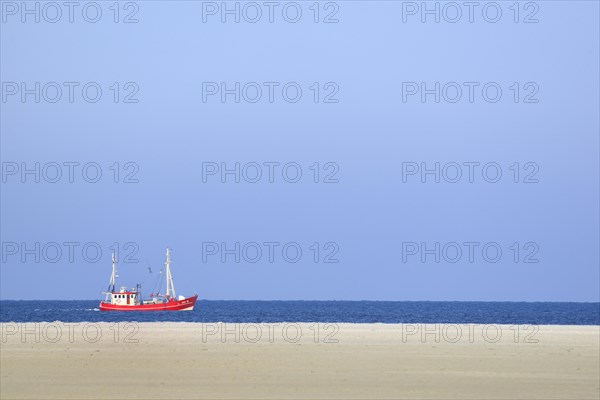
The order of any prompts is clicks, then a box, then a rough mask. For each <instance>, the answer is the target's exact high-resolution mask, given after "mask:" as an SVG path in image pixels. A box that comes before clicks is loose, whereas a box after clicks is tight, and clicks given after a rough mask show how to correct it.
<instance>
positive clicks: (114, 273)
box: [106, 252, 117, 301]
mask: <svg viewBox="0 0 600 400" xmlns="http://www.w3.org/2000/svg"><path fill="white" fill-rule="evenodd" d="M116 263H117V260H116V258H115V253H114V252H113V253H112V273H111V274H110V280H109V281H108V290H107V291H106V292H107V293H106V300H107V301H108V296H110V294H111V293H112V292H114V291H115V278H116V277H117V267H116V265H115V264H116Z"/></svg>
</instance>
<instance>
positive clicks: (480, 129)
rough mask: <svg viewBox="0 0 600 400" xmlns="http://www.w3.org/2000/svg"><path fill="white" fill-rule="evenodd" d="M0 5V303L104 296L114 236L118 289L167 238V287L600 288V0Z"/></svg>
mask: <svg viewBox="0 0 600 400" xmlns="http://www.w3.org/2000/svg"><path fill="white" fill-rule="evenodd" d="M5 3H6V2H3V7H4V8H3V15H2V17H3V20H2V25H1V39H0V45H1V54H0V55H1V81H2V84H3V86H2V96H3V98H2V100H1V101H2V102H1V103H0V105H1V107H2V109H1V118H0V119H1V120H0V128H1V145H2V148H1V158H2V172H3V181H2V193H1V211H2V222H1V229H0V233H1V236H2V249H1V250H2V264H1V268H0V277H1V279H0V289H1V290H0V298H2V299H65V298H67V299H70V298H73V299H90V298H99V297H100V295H99V292H100V291H101V290H104V289H105V287H106V284H107V282H108V278H109V274H110V252H111V247H115V245H114V243H118V244H117V245H116V247H117V248H118V249H119V250H120V258H121V261H122V262H121V263H120V264H119V274H120V279H121V282H122V283H123V284H127V285H129V286H131V285H134V284H135V283H136V282H143V283H144V287H148V285H149V286H152V285H151V283H147V282H152V281H153V280H154V276H153V275H150V274H149V272H148V269H147V267H148V265H150V266H151V268H152V270H153V271H154V273H155V274H156V271H157V270H158V269H159V268H160V265H161V263H162V262H163V261H164V250H165V247H166V246H170V247H171V248H172V249H173V275H174V279H175V285H176V288H177V290H178V292H180V293H182V294H192V293H194V292H196V293H198V294H199V295H200V298H207V299H348V300H352V299H355V300H360V299H371V300H490V301H491V300H511V301H599V300H600V299H599V296H600V295H599V290H600V287H599V285H600V274H599V265H600V260H599V251H598V243H599V241H600V240H599V239H600V238H599V210H598V204H599V191H598V189H599V159H598V158H599V132H600V126H599V116H598V110H599V108H600V107H599V106H600V105H599V74H598V71H599V48H600V46H599V37H600V35H599V26H598V18H597V16H598V3H597V2H563V1H552V2H549V1H548V2H537V3H534V4H535V5H536V7H532V6H526V2H521V3H519V6H520V8H519V13H518V15H516V14H515V10H514V9H511V8H510V7H511V5H512V4H513V3H512V2H500V3H498V4H500V8H501V12H502V14H501V17H500V19H499V21H498V22H495V23H492V22H488V21H487V20H486V18H488V19H490V18H491V19H493V18H495V17H493V13H492V11H494V10H488V12H489V13H488V14H486V16H485V18H484V16H483V14H481V12H482V11H481V10H479V9H476V10H475V11H474V14H473V18H474V20H473V22H472V23H470V22H469V21H468V19H467V15H468V14H467V13H468V11H469V10H467V9H466V8H463V9H461V12H462V13H463V14H462V15H463V17H462V19H461V20H460V21H458V22H457V23H450V22H447V21H445V20H444V16H446V17H447V18H452V15H454V14H440V22H439V23H435V22H434V20H433V18H434V17H435V16H433V17H432V16H431V15H429V16H428V14H425V15H424V17H425V18H426V20H425V22H424V23H423V22H421V14H420V10H418V11H417V12H416V14H414V15H413V14H412V12H414V8H410V7H412V6H413V5H414V4H413V3H407V2H405V3H404V5H403V3H402V2H397V3H395V2H363V1H342V2H335V3H332V4H333V5H331V4H329V5H327V4H328V3H326V2H321V3H319V13H318V16H316V14H315V8H314V5H313V2H298V3H294V4H297V5H298V7H300V9H301V10H302V14H301V17H300V19H299V21H298V22H296V23H291V22H288V21H287V20H286V18H288V19H290V20H293V19H294V18H296V17H295V16H294V15H295V14H294V13H293V12H294V11H295V10H296V6H289V5H288V6H286V4H289V3H284V2H282V3H277V4H278V6H277V8H275V10H274V11H273V13H274V14H273V18H274V22H273V23H270V22H269V21H268V12H269V10H268V9H267V8H265V7H264V6H263V7H262V8H261V12H262V17H261V19H260V20H259V21H258V22H256V23H249V22H246V21H245V20H244V16H246V19H252V18H255V14H241V15H240V23H235V22H234V18H235V16H233V15H229V14H226V15H224V17H225V18H226V21H225V23H223V22H221V11H220V9H219V10H217V11H216V13H215V14H213V12H215V9H214V8H211V7H213V6H214V3H209V2H205V3H204V5H203V3H202V2H169V4H168V5H167V3H166V2H161V1H142V2H137V3H135V6H127V7H128V8H125V7H126V6H125V3H121V6H122V9H120V10H119V15H118V16H117V17H116V18H117V20H118V22H117V23H115V22H114V19H115V13H114V9H111V8H110V7H111V5H112V3H111V2H106V3H105V2H100V3H99V4H100V7H101V9H102V15H101V18H100V20H99V21H98V22H97V23H90V22H86V20H85V19H84V18H83V16H82V14H81V13H80V10H79V9H76V10H75V11H74V14H73V15H74V17H73V18H74V21H73V23H69V22H68V20H67V19H66V18H67V15H68V10H66V9H62V10H61V11H62V18H61V19H60V20H59V21H58V22H56V23H49V22H46V21H45V20H44V16H45V17H46V19H52V18H54V16H55V14H50V13H51V12H53V10H50V9H46V11H44V12H47V13H48V14H40V22H39V23H35V22H34V21H33V19H32V18H33V17H32V16H31V15H29V16H28V15H27V14H26V15H25V23H23V22H21V16H22V10H20V9H17V10H15V9H14V8H10V7H9V8H6V7H7V6H6V5H5ZM11 4H12V3H11ZM42 4H43V3H42ZM81 4H82V7H83V4H84V3H81ZM228 4H229V5H230V6H231V7H232V8H233V7H235V5H234V3H233V2H232V3H228ZM239 4H240V6H239V7H240V10H241V11H240V12H243V11H242V10H244V8H243V7H244V4H246V3H239ZM419 4H420V2H418V3H417V6H419ZM429 4H431V7H434V3H433V2H431V3H429ZM482 4H483V3H482ZM19 5H20V3H18V4H17V6H19ZM284 6H285V7H287V8H286V10H288V12H289V13H288V14H286V15H285V17H284V16H283V14H281V10H282V9H283V8H284ZM11 7H12V6H11ZM203 7H204V9H203ZM217 7H220V2H219V3H217ZM290 7H292V8H290ZM311 7H313V8H311ZM403 7H404V9H403ZM407 7H408V8H407ZM440 7H441V6H440ZM203 10H204V14H203ZM403 10H404V14H403ZM92 11H94V10H91V11H90V10H88V12H89V13H91V12H92ZM252 11H253V10H251V9H246V12H248V13H250V12H252ZM409 11H410V12H409ZM451 11H452V10H446V11H442V9H441V8H440V13H442V12H447V13H450V12H451ZM40 12H42V10H40ZM90 15H92V14H88V15H87V17H88V18H90ZM92 16H93V15H92ZM126 16H130V18H135V19H137V20H138V22H137V23H123V20H124V19H125V17H126ZM449 16H450V17H449ZM490 16H491V17H490ZM203 17H204V18H203ZM403 17H404V19H405V21H406V22H403ZM315 18H317V20H318V22H317V23H315V22H314V21H315ZM326 18H328V21H329V22H333V20H334V19H337V20H338V22H337V23H325V22H324V20H325V19H326ZM515 18H516V20H517V21H518V22H515ZM536 19H537V21H538V22H537V23H525V20H527V21H529V22H532V21H534V20H536ZM203 21H206V22H203ZM36 82H39V83H40V86H39V87H40V88H39V90H37V89H36V85H35V83H36ZM70 82H74V83H70ZM236 82H239V91H238V92H237V96H239V102H236V101H235V98H236V93H235V92H236ZM22 83H24V86H23V85H22ZM115 83H116V84H115ZM203 83H204V85H203ZM315 83H316V86H315ZM436 83H439V90H437V92H436V87H438V86H436ZM222 84H224V86H222ZM86 85H87V86H86ZM57 87H60V90H61V97H60V99H58V100H57V101H56V102H52V101H54V100H55V99H57V93H58V92H57V91H56V90H57ZM84 87H86V92H85V93H84V92H83V91H82V90H83V88H84ZM97 87H100V89H101V90H102V96H101V97H100V98H99V99H98V101H97V102H92V101H93V100H94V96H96V94H95V93H96V92H95V90H96V88H97ZM257 87H259V88H260V89H261V91H262V97H260V99H258V100H257V101H256V102H253V101H254V100H256V99H257V92H256V90H257ZM284 87H285V88H286V90H287V91H284V90H283V88H284ZM69 88H73V92H72V96H73V98H72V100H73V101H72V102H71V101H69V90H70V89H69ZM117 88H118V90H117ZM203 88H204V92H203ZM215 88H217V90H218V92H216V93H214V91H215ZM271 88H272V90H273V92H272V95H273V98H272V101H270V99H269V90H271ZM297 88H300V89H301V90H302V96H301V98H299V99H297V101H296V98H295V96H296V94H295V93H296V92H295V90H297ZM317 88H318V93H317ZM415 88H416V90H418V91H417V92H416V93H414V90H415ZM457 88H460V90H461V91H462V96H461V97H460V98H458V97H457V96H458V94H457V93H458V92H457V91H456V90H457ZM470 88H472V89H473V92H472V94H473V98H472V101H470V99H469V90H470ZM484 88H485V91H484ZM497 88H500V90H501V91H502V92H501V93H502V94H501V96H499V97H498V96H497V95H496V93H497V92H496V90H497ZM23 89H26V90H30V91H32V92H30V93H29V94H26V95H25V97H24V101H23V98H22V97H21V96H22V94H23ZM208 89H211V90H212V92H209V91H208ZM222 89H225V90H229V91H230V92H227V93H229V94H226V95H225V97H224V98H223V97H222V96H221V95H222V92H221V90H222ZM423 89H424V90H429V92H426V93H429V94H425V96H424V97H422V96H421V95H422V90H423ZM411 90H412V91H411ZM36 91H37V95H39V97H40V101H39V103H36V102H35V96H36ZM436 95H437V96H439V102H436V101H435V100H436ZM85 96H87V100H86V97H85ZM115 96H117V97H115ZM286 96H287V97H286ZM315 96H318V97H315ZM486 96H487V97H486ZM516 96H518V97H516ZM115 98H116V102H115ZM315 99H316V101H315ZM136 100H137V101H136ZM223 100H224V102H223ZM454 100H456V102H453V101H454ZM294 101H295V102H294ZM36 163H39V180H40V182H39V183H38V182H36V175H35V174H36V173H35V172H34V173H31V174H25V175H22V170H23V169H24V168H27V169H29V170H34V171H35V169H36V168H37V167H36ZM236 163H239V177H238V178H239V181H240V182H239V183H237V182H236V176H235V174H234V173H229V174H226V175H224V176H221V169H222V167H225V168H226V169H228V170H235V168H236ZM315 163H317V164H315ZM436 163H439V180H440V182H439V183H438V182H436V181H435V180H436V177H435V174H434V173H429V174H425V175H421V172H422V169H423V168H425V169H427V170H435V169H436ZM57 165H58V166H59V168H60V172H61V176H60V178H58V177H57V175H56V171H57ZM257 165H258V166H259V167H260V171H261V174H262V175H261V178H260V179H258V181H257V182H255V183H253V182H251V181H253V180H255V179H254V177H256V175H255V172H256V170H257V169H256V167H257ZM286 165H287V167H286V168H287V169H286V174H285V175H282V170H283V167H284V166H286ZM84 166H86V167H85V168H86V169H85V172H86V174H85V175H84V174H82V171H83V167H84ZM215 166H217V167H218V168H219V170H218V171H217V172H215V170H214V167H215ZM415 166H417V167H418V168H419V170H418V171H417V172H415V171H414V167H415ZM457 166H459V167H460V168H461V173H462V175H461V179H454V177H455V176H456V175H455V172H456V167H457ZM484 166H485V168H486V169H485V171H486V175H485V176H484V175H483V174H482V170H483V169H484ZM15 168H16V169H15ZM70 168H72V169H70ZM203 168H204V175H203ZM211 168H212V169H211ZM269 168H273V169H272V170H270V169H269ZM411 168H412V169H411ZM469 168H473V169H472V171H474V172H473V179H472V182H470V181H469V179H468V172H469V171H470V169H469ZM298 170H299V171H301V173H302V175H301V177H299V178H296V173H297V171H298ZM498 170H500V171H501V174H502V175H501V176H500V177H497V178H496V175H495V173H496V172H497V171H498ZM69 171H72V172H73V177H72V181H73V182H70V181H69ZM97 171H101V173H102V175H101V176H100V177H98V178H96V172H97ZM116 171H119V173H118V175H117V174H116ZM207 171H210V172H211V173H214V174H207ZM269 171H272V172H273V174H274V175H273V179H272V180H273V182H270V181H269V179H268V177H269ZM315 171H319V173H318V174H316V173H315ZM409 171H410V172H411V174H408V172H409ZM516 171H518V174H517V173H516ZM403 172H404V175H403ZM413 173H414V174H413ZM403 177H404V179H403ZM96 179H98V181H97V182H96V183H91V182H88V181H94V180H96ZM296 179H298V181H297V182H292V181H294V180H296ZM53 180H57V182H56V183H52V181H53ZM115 180H116V183H115ZM223 180H224V181H225V182H222V181H223ZM315 180H316V182H315ZM453 180H457V182H454V183H453V182H451V181H453ZM495 180H497V181H496V182H493V181H495ZM23 181H24V182H23ZM126 181H127V182H126ZM423 181H424V182H423ZM36 243H37V245H36ZM65 243H71V244H70V245H69V244H67V245H66V244H65ZM215 243H216V250H215ZM236 243H239V250H236ZM265 243H267V244H265ZM269 243H271V244H269ZM273 243H274V244H273ZM315 243H316V245H315ZM436 243H439V247H436V246H438V245H436ZM465 243H467V244H465ZM469 243H471V244H469ZM515 243H516V244H515ZM86 244H87V246H86ZM36 246H38V247H36ZM69 246H71V247H69ZM415 246H416V247H415ZM57 247H59V248H60V251H61V254H58V253H55V251H56V248H57ZM84 247H85V248H86V250H87V251H89V253H88V254H83V253H82V249H83V248H84ZM284 247H285V249H286V250H289V252H288V253H286V254H283V253H282V250H283V248H284ZM71 248H72V249H73V255H72V259H70V258H69V249H71ZM98 248H99V249H100V250H101V254H100V255H99V256H98V257H95V255H94V254H93V252H94V251H95V250H96V249H98ZM257 248H259V249H260V251H261V252H262V255H261V257H258V253H256V251H257ZM271 248H272V249H274V250H273V251H274V253H273V258H272V262H271V260H269V251H270V249H271ZM457 248H458V249H460V251H461V252H462V254H461V256H460V257H459V255H458V253H456V251H458V250H457ZM471 248H472V249H473V261H472V262H471V261H470V260H469V251H470V249H471ZM484 248H485V249H486V251H488V252H487V253H486V254H485V255H484V254H483V253H482V251H483V249H484ZM232 249H233V250H232ZM297 249H300V250H301V252H302V253H301V256H299V259H298V261H296V262H292V261H293V260H295V257H296V256H295V255H294V254H295V253H293V252H294V251H296V250H297ZM317 249H319V250H318V252H317ZM432 249H433V250H432ZM438 249H439V250H438ZM497 249H500V251H501V255H500V256H499V259H498V260H495V258H496V256H495V255H494V254H495V253H494V252H495V251H497ZM517 249H518V251H517ZM28 250H31V251H30V252H28ZM227 250H232V252H227ZM428 250H432V252H428ZM213 253H214V254H213ZM236 253H237V254H236ZM90 254H91V255H90ZM128 254H129V255H130V257H129V260H130V261H136V260H137V262H131V263H125V262H123V261H124V260H125V257H126V255H128ZM36 256H37V257H39V262H36V259H35V258H36ZM236 256H238V257H239V258H240V262H239V263H237V262H235V257H236ZM436 256H437V257H439V262H435V258H436ZM286 257H287V258H286ZM96 258H97V260H96ZM255 259H256V260H257V262H249V261H248V260H252V261H253V260H255ZM325 260H327V261H336V260H337V262H324V261H325ZM449 260H450V261H456V262H450V261H449ZM50 261H56V262H50ZM94 261H95V262H94ZM492 261H495V262H492ZM525 261H529V262H525ZM534 261H537V262H534Z"/></svg>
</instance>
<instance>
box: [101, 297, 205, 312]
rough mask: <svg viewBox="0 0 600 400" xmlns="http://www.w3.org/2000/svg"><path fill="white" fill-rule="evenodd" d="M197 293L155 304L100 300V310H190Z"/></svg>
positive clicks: (192, 307)
mask: <svg viewBox="0 0 600 400" xmlns="http://www.w3.org/2000/svg"><path fill="white" fill-rule="evenodd" d="M196 299H198V295H197V294H196V295H194V296H192V297H188V298H185V299H183V300H173V301H167V302H164V303H157V304H154V303H152V304H136V305H120V304H111V303H107V302H104V301H101V302H100V311H192V310H193V309H194V305H195V304H196Z"/></svg>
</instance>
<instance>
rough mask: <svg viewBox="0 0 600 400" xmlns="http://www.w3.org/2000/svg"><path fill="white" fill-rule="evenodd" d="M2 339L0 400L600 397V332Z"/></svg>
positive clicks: (178, 332)
mask: <svg viewBox="0 0 600 400" xmlns="http://www.w3.org/2000/svg"><path fill="white" fill-rule="evenodd" d="M0 327H1V331H2V339H1V347H0V378H1V381H0V398H2V399H12V398H19V399H21V398H27V399H34V398H40V399H41V398H52V399H71V398H78V399H83V398H102V399H115V398H120V399H131V398H149V399H163V398H223V399H225V398H227V399H257V398H293V399H316V398H319V399H324V398H345V399H346V398H350V399H379V398H381V399H384V398H386V399H390V398H411V399H415V398H420V399H454V398H460V399H505V398H511V399H513V398H515V399H516V398H518V399H598V398H599V397H600V327H599V326H539V327H531V326H529V327H526V326H520V327H518V328H519V330H518V331H517V330H516V328H517V327H515V326H512V327H511V326H508V325H491V326H482V325H462V326H460V327H457V326H452V325H427V326H424V325H400V324H395V325H391V324H331V325H328V324H283V323H282V324H279V325H264V324H263V325H254V324H227V325H223V324H197V323H133V324H124V323H120V324H110V323H100V324H87V325H86V324H84V323H80V324H78V325H66V324H64V323H58V322H57V323H53V324H48V323H38V324H33V323H30V324H15V323H4V324H0ZM459 329H460V331H461V332H460V334H459ZM259 333H260V336H259ZM424 333H425V334H424ZM59 334H60V336H59Z"/></svg>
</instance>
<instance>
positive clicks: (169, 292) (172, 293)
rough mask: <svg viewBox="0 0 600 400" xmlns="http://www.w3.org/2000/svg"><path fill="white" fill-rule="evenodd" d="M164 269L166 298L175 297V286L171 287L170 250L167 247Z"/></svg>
mask: <svg viewBox="0 0 600 400" xmlns="http://www.w3.org/2000/svg"><path fill="white" fill-rule="evenodd" d="M165 267H166V268H165V271H166V273H167V298H169V297H175V285H173V276H172V275H171V250H170V249H169V248H168V247H167V260H166V261H165Z"/></svg>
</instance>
